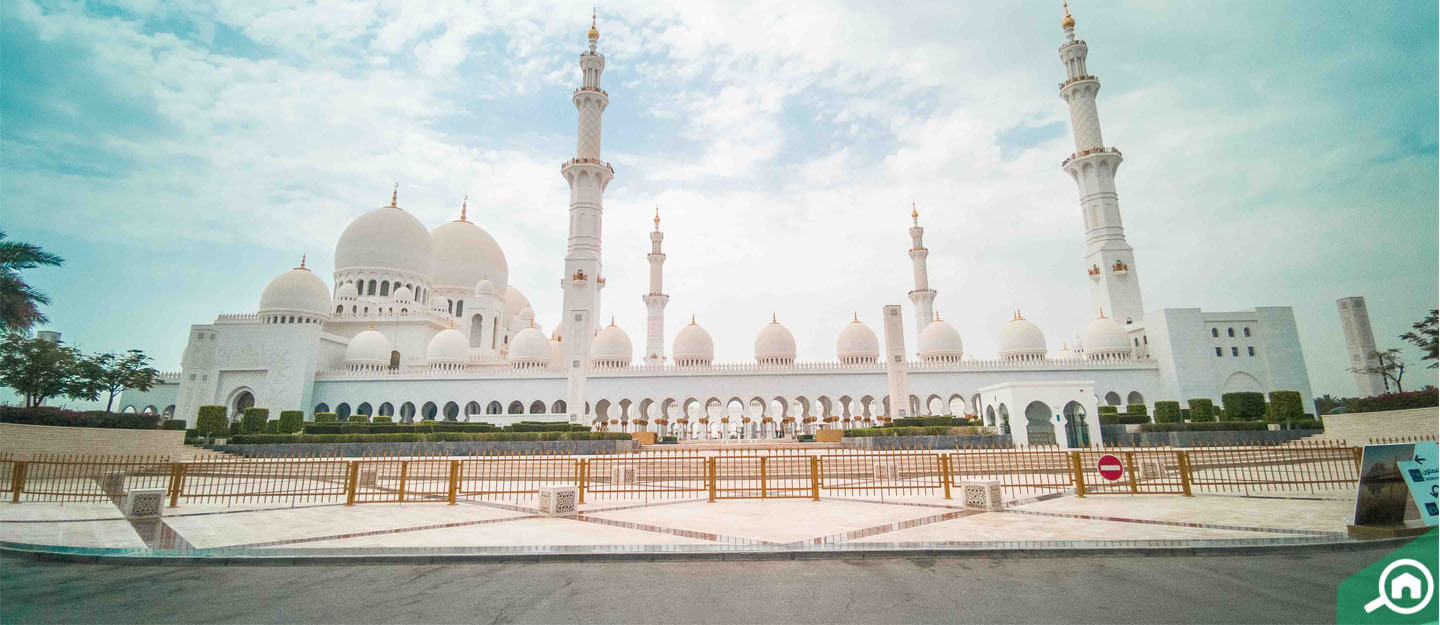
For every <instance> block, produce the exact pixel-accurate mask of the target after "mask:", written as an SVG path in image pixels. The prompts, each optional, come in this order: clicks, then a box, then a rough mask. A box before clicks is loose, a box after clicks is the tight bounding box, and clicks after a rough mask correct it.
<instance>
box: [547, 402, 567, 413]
mask: <svg viewBox="0 0 1440 625" xmlns="http://www.w3.org/2000/svg"><path fill="white" fill-rule="evenodd" d="M550 412H551V413H554V414H565V400H563V399H557V400H555V403H553V404H550Z"/></svg>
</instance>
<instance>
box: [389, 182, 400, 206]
mask: <svg viewBox="0 0 1440 625" xmlns="http://www.w3.org/2000/svg"><path fill="white" fill-rule="evenodd" d="M399 198H400V183H398V182H397V183H395V188H394V189H391V190H390V207H391V208H399V207H398V206H396V205H395V201H396V200H398V199H399Z"/></svg>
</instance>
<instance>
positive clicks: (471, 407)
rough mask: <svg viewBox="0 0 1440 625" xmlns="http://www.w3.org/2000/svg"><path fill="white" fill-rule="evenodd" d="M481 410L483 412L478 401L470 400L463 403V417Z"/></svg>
mask: <svg viewBox="0 0 1440 625" xmlns="http://www.w3.org/2000/svg"><path fill="white" fill-rule="evenodd" d="M482 412H484V409H482V408H481V407H480V402H478V401H470V402H466V403H465V417H466V418H467V419H468V418H469V417H470V415H472V414H481V413H482Z"/></svg>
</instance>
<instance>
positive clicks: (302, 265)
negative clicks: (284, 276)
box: [296, 254, 305, 269]
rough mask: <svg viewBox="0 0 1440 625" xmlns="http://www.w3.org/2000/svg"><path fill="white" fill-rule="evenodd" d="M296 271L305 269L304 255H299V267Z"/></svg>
mask: <svg viewBox="0 0 1440 625" xmlns="http://www.w3.org/2000/svg"><path fill="white" fill-rule="evenodd" d="M296 269H305V254H301V255H300V266H299V267H296Z"/></svg>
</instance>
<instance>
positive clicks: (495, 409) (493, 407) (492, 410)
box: [485, 401, 505, 414]
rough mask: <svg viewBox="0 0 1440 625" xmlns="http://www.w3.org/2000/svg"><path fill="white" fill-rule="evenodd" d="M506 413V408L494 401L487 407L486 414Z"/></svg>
mask: <svg viewBox="0 0 1440 625" xmlns="http://www.w3.org/2000/svg"><path fill="white" fill-rule="evenodd" d="M504 412H505V407H504V406H501V405H500V402H498V401H492V402H490V403H489V404H486V405H485V414H501V413H504Z"/></svg>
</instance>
